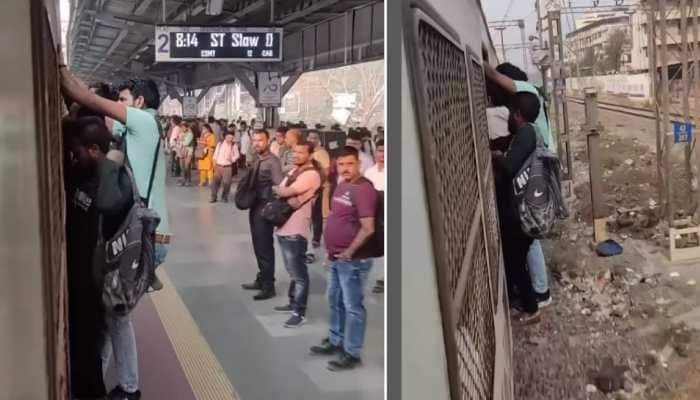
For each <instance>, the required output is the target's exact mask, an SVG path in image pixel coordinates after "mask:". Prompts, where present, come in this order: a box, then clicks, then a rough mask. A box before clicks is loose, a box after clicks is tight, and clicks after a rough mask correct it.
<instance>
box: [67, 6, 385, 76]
mask: <svg viewBox="0 0 700 400" xmlns="http://www.w3.org/2000/svg"><path fill="white" fill-rule="evenodd" d="M206 3H207V2H206V0H191V1H186V0H71V17H70V22H69V28H68V35H67V42H68V57H69V65H70V66H71V69H72V70H73V71H74V72H75V73H76V75H78V76H79V77H80V78H82V79H84V80H86V81H89V82H92V81H108V82H109V81H114V80H117V79H122V78H123V77H128V76H133V75H135V74H136V75H145V76H149V77H152V78H160V79H161V83H166V84H169V85H172V86H176V87H191V88H197V87H203V86H205V85H208V84H209V85H210V84H212V83H214V80H216V79H214V78H215V77H218V78H220V79H219V80H221V79H224V78H228V77H230V76H233V75H230V74H229V75H227V74H228V73H229V72H230V70H229V69H228V68H227V69H224V71H225V72H226V74H223V75H222V73H221V71H219V72H218V73H215V74H211V73H206V72H207V71H208V70H211V69H212V65H211V63H197V65H193V64H194V63H187V64H182V63H157V64H156V63H154V39H155V25H156V24H185V23H186V24H188V25H222V24H227V25H229V24H231V25H235V26H241V27H243V26H253V27H260V26H273V27H282V28H284V52H283V55H284V58H285V60H284V61H283V62H282V63H278V64H280V65H277V66H275V68H276V69H277V70H279V71H280V72H282V73H284V74H286V75H289V74H294V73H300V72H303V71H307V70H313V69H321V68H330V67H334V66H340V65H347V64H351V63H357V62H363V61H371V60H376V59H381V58H383V56H384V54H383V53H384V51H383V36H384V15H383V2H381V1H377V0H223V12H222V13H221V14H220V15H207V14H206V12H205V10H206ZM273 10H274V11H273ZM273 14H274V20H273V21H272V22H271V16H272V15H273ZM347 21H352V23H351V24H350V25H351V26H352V28H351V29H350V31H348V29H347V27H346V25H347ZM319 30H323V32H325V35H321V36H325V37H327V39H326V38H322V39H317V37H318V36H319V32H318V31H319ZM309 32H311V33H312V34H313V37H314V45H313V49H309V43H308V42H309V40H308V37H309V36H310V35H309ZM367 32H370V33H369V34H367ZM372 32H373V33H372ZM363 35H364V36H366V37H365V38H362V36H363ZM340 36H342V37H340ZM305 38H306V42H307V43H304V39H305ZM348 38H353V40H352V42H353V43H350V46H349V48H348V43H349V39H348ZM358 38H359V39H358ZM338 39H339V40H338ZM317 40H321V41H320V42H317ZM288 47H289V48H288ZM343 47H345V49H343ZM338 51H340V52H344V54H341V57H338V55H337V54H336V56H335V57H333V53H337V52H338ZM348 52H350V53H352V54H350V57H348ZM323 54H325V57H326V58H323V57H321V60H320V62H319V56H323ZM309 57H311V58H313V61H311V62H310V63H309V62H306V61H308V60H307V59H308V58H309ZM324 60H325V61H326V62H323V61H324ZM219 67H220V66H219V65H217V66H214V68H219ZM248 69H250V70H252V69H254V68H252V66H248ZM222 77H223V78H222ZM232 80H233V79H232V78H231V79H229V81H232Z"/></svg>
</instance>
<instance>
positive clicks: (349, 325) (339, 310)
mask: <svg viewBox="0 0 700 400" xmlns="http://www.w3.org/2000/svg"><path fill="white" fill-rule="evenodd" d="M371 268H372V259H366V260H353V261H347V262H346V261H333V263H332V264H331V269H330V272H329V275H328V304H329V305H330V308H331V313H330V329H329V339H330V341H331V344H332V345H334V346H343V349H344V350H345V352H346V353H347V354H349V355H351V356H353V357H360V354H361V353H362V346H363V344H364V341H365V328H366V325H367V310H366V309H365V305H364V297H365V287H366V286H367V277H368V276H369V270H370V269H371Z"/></svg>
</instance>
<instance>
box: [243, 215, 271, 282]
mask: <svg viewBox="0 0 700 400" xmlns="http://www.w3.org/2000/svg"><path fill="white" fill-rule="evenodd" d="M263 206H264V202H260V203H259V204H256V205H255V206H254V207H253V208H252V209H251V210H250V212H249V214H248V218H249V221H250V234H251V236H252V238H253V250H254V251H255V258H256V259H257V261H258V270H259V271H258V276H257V277H256V278H255V280H256V281H257V282H258V283H260V284H261V285H262V286H263V288H270V287H272V286H274V284H275V244H274V240H275V239H274V237H273V231H274V226H273V225H272V224H271V223H269V222H267V220H265V219H264V218H263V217H262V215H260V213H261V211H262V208H263Z"/></svg>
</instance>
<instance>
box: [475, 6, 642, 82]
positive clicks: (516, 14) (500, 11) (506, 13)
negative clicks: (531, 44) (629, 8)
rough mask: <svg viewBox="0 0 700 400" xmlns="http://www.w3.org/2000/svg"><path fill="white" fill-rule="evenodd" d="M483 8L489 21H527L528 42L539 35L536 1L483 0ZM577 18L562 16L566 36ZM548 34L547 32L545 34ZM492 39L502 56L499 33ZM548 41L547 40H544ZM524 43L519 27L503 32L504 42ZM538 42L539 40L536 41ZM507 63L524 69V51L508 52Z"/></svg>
mask: <svg viewBox="0 0 700 400" xmlns="http://www.w3.org/2000/svg"><path fill="white" fill-rule="evenodd" d="M546 3H548V1H547V0H541V4H542V8H543V9H544V4H546ZM561 3H563V4H565V5H566V6H568V5H569V4H571V6H574V7H582V6H592V5H593V0H571V1H569V0H561ZM599 3H600V5H614V4H615V1H614V0H600V1H599ZM631 3H632V0H624V2H623V5H630V4H631ZM481 4H482V7H483V9H484V14H486V20H487V21H498V20H504V19H524V20H525V37H526V40H527V38H528V37H529V36H530V35H537V32H536V27H535V26H536V25H535V24H536V22H537V14H536V13H535V0H482V1H481ZM572 18H575V17H574V16H573V15H571V14H562V21H561V23H562V30H563V31H564V34H566V33H568V32H570V31H572V30H573V26H574V20H573V19H572ZM545 34H546V32H545ZM491 38H492V39H493V41H494V44H495V45H496V51H498V54H499V57H500V55H501V49H500V48H499V46H498V45H500V42H501V36H500V33H499V32H498V31H493V30H492V31H491ZM543 39H545V40H547V38H543ZM521 41H522V39H521V37H520V29H519V28H518V27H512V28H508V29H506V30H505V31H504V32H503V42H504V43H505V44H506V45H508V44H519V43H520V42H521ZM536 42H537V40H536ZM529 58H530V56H529V54H528V63H529V64H531V62H530V60H529ZM506 59H507V61H509V62H511V63H513V64H515V65H517V66H519V67H521V68H522V67H523V65H522V64H523V56H522V50H521V49H517V50H508V51H506ZM526 69H527V70H528V73H532V72H534V71H536V68H535V67H534V66H533V65H530V66H529V67H528V68H526Z"/></svg>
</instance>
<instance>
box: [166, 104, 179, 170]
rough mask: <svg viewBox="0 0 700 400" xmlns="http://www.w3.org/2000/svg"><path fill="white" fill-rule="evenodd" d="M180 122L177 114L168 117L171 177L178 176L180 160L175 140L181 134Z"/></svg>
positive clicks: (176, 140)
mask: <svg viewBox="0 0 700 400" xmlns="http://www.w3.org/2000/svg"><path fill="white" fill-rule="evenodd" d="M181 123H182V118H180V117H179V116H178V115H174V116H173V117H172V118H171V119H170V126H171V129H170V137H169V138H168V148H169V150H170V167H171V168H170V172H171V173H172V174H173V177H177V176H180V162H179V161H178V159H177V142H178V140H179V139H180V135H181V134H182V128H180V124H181Z"/></svg>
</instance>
